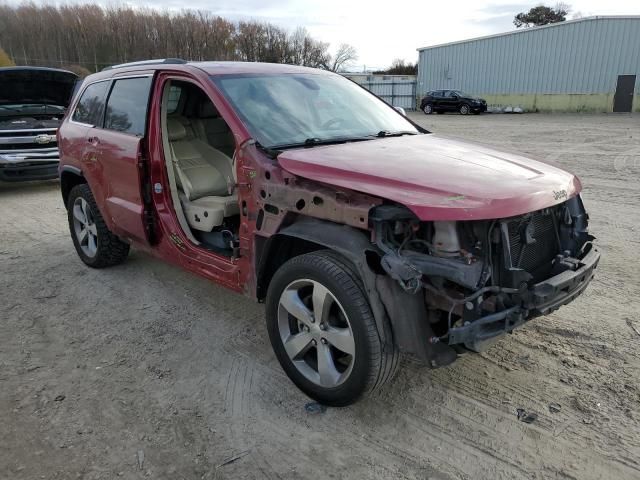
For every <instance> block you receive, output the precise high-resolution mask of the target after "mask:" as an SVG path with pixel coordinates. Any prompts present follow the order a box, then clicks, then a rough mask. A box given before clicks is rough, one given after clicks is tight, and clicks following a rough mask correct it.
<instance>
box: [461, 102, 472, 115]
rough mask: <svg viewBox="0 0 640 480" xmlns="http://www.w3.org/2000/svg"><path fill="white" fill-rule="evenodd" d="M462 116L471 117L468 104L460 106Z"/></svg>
mask: <svg viewBox="0 0 640 480" xmlns="http://www.w3.org/2000/svg"><path fill="white" fill-rule="evenodd" d="M459 111H460V115H469V111H470V109H469V105H467V104H466V103H463V104H462V105H460V109H459Z"/></svg>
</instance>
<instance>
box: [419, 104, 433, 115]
mask: <svg viewBox="0 0 640 480" xmlns="http://www.w3.org/2000/svg"><path fill="white" fill-rule="evenodd" d="M422 111H423V112H424V113H425V115H431V114H432V113H433V105H431V104H430V103H427V104H426V105H425V106H424V107H422Z"/></svg>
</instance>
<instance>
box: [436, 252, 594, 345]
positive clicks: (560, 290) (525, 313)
mask: <svg viewBox="0 0 640 480" xmlns="http://www.w3.org/2000/svg"><path fill="white" fill-rule="evenodd" d="M599 261H600V253H599V252H598V251H597V250H596V249H595V248H593V247H591V249H590V250H589V251H588V252H587V254H586V255H585V256H584V257H583V258H582V259H581V260H580V263H581V266H580V268H578V269H576V270H573V271H565V272H562V273H560V274H559V275H556V276H554V277H551V278H549V279H547V280H544V281H542V282H540V283H537V284H536V285H534V286H532V287H531V288H530V289H529V291H528V292H527V293H526V294H525V295H523V300H522V302H521V304H520V305H516V306H513V307H511V308H508V309H506V310H502V311H500V312H496V313H493V314H491V315H487V316H485V317H482V318H479V319H477V320H475V321H473V322H468V323H467V324H465V325H463V326H460V327H453V328H451V329H450V330H449V335H448V343H449V345H464V346H465V347H467V348H468V349H470V350H475V351H480V350H483V349H484V348H486V346H487V345H489V344H490V342H491V341H492V340H494V339H495V338H496V337H498V336H500V335H504V334H505V333H509V332H511V331H513V330H514V329H515V328H517V327H519V326H521V325H523V324H524V323H526V322H527V321H528V320H531V319H532V318H535V317H538V316H540V315H545V314H548V313H551V312H552V311H554V310H556V309H558V308H559V307H561V306H562V305H566V304H567V303H570V302H572V301H573V300H574V299H575V298H576V297H578V296H579V295H580V294H581V293H582V292H584V290H585V289H586V288H587V286H588V285H589V283H590V282H591V280H592V279H593V275H594V271H595V269H596V267H597V266H598V262H599Z"/></svg>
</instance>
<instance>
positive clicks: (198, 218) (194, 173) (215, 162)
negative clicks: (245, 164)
mask: <svg viewBox="0 0 640 480" xmlns="http://www.w3.org/2000/svg"><path fill="white" fill-rule="evenodd" d="M184 120H185V119H183V118H181V117H177V116H174V117H169V118H167V130H168V135H169V146H170V148H171V160H172V163H173V166H174V170H175V173H176V175H175V176H176V183H177V184H178V185H177V186H178V190H179V196H180V202H181V204H182V208H183V210H184V214H185V216H186V217H187V221H188V223H189V226H190V227H191V228H194V229H196V230H200V231H203V232H210V231H211V230H212V229H213V228H214V227H216V226H219V225H221V224H222V222H223V220H224V218H225V217H229V216H232V215H238V214H239V213H240V212H239V208H238V198H237V195H236V194H235V193H234V192H233V189H234V185H235V181H234V175H233V166H232V164H231V159H230V158H229V157H228V156H227V155H225V154H223V153H222V152H221V151H219V150H217V149H215V148H213V147H212V146H211V145H209V144H208V143H206V142H203V141H202V140H200V139H198V138H190V135H189V134H188V133H187V129H186V128H185V121H184Z"/></svg>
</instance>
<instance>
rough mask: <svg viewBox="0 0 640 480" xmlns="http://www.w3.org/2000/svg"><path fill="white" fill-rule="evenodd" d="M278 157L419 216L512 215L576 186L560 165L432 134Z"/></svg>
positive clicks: (296, 169)
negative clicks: (404, 206) (400, 205)
mask: <svg viewBox="0 0 640 480" xmlns="http://www.w3.org/2000/svg"><path fill="white" fill-rule="evenodd" d="M278 161H279V163H280V165H282V167H283V168H284V169H285V170H287V171H289V172H291V173H292V174H294V175H299V176H301V177H305V178H308V179H311V180H316V181H318V182H322V183H326V184H329V185H335V186H337V187H343V188H350V189H353V190H357V191H359V192H364V193H369V194H371V195H376V196H380V197H382V198H385V199H389V200H393V201H396V202H398V203H402V204H404V205H406V206H407V207H408V208H410V209H411V210H412V211H413V212H414V213H415V214H416V215H417V216H418V217H419V218H420V219H422V220H481V219H491V218H505V217H511V216H516V215H521V214H524V213H527V212H532V211H535V210H540V209H542V208H545V207H550V206H552V205H555V204H557V203H561V202H563V201H565V200H566V198H567V197H561V198H556V197H557V194H556V193H554V192H561V191H563V190H564V191H566V193H567V196H568V197H572V196H574V195H576V194H578V193H579V192H580V190H581V186H580V181H579V180H578V179H577V177H575V176H574V175H572V174H570V173H567V172H565V171H563V170H560V169H558V168H555V167H552V166H550V165H547V164H544V163H541V162H537V161H534V160H531V159H528V158H525V157H522V156H519V155H514V154H510V153H504V152H499V151H496V150H493V149H491V148H488V147H484V146H480V145H475V144H471V143H466V142H462V141H457V140H449V139H444V138H442V137H439V136H437V135H433V134H428V135H416V136H404V137H394V138H386V139H385V138H382V139H378V140H371V141H365V142H356V143H350V144H342V145H330V146H326V147H315V148H308V149H296V150H289V151H286V152H284V153H282V154H281V155H280V156H279V157H278Z"/></svg>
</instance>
